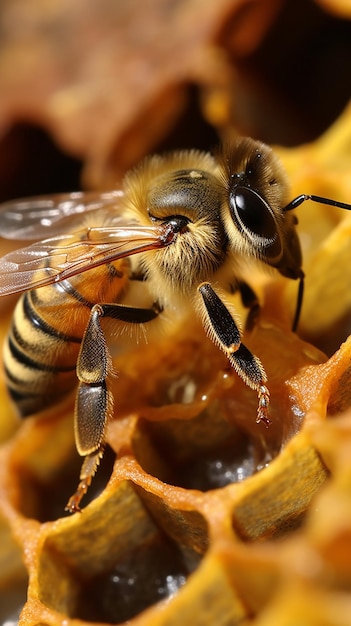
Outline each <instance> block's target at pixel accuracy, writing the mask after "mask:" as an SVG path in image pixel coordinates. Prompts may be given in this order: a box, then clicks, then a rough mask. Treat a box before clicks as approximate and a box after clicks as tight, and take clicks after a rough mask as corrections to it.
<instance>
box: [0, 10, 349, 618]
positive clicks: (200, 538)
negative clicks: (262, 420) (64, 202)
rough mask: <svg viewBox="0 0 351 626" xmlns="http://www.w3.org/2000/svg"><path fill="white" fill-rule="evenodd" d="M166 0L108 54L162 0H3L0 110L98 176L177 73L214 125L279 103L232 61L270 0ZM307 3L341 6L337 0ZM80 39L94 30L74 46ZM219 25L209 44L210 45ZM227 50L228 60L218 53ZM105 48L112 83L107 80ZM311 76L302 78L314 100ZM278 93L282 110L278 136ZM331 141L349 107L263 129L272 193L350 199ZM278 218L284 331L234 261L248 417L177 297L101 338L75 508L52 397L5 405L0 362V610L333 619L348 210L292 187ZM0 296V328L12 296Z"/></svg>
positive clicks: (128, 152) (344, 561)
mask: <svg viewBox="0 0 351 626" xmlns="http://www.w3.org/2000/svg"><path fill="white" fill-rule="evenodd" d="M166 4H167V7H168V10H170V9H171V5H172V4H173V9H174V8H175V9H176V12H177V20H178V21H177V22H174V21H172V31H173V33H172V34H173V35H174V39H173V38H172V37H171V36H169V38H164V37H163V38H157V37H156V38H155V37H153V38H152V43H151V44H150V42H149V49H148V46H147V45H146V44H145V41H144V48H143V46H141V47H140V48H139V47H138V46H136V47H135V48H134V47H133V46H132V51H131V52H130V51H128V47H129V48H130V41H129V40H128V37H130V39H131V40H132V41H133V42H134V43H135V42H138V43H139V41H140V40H141V41H142V42H143V39H142V37H141V34H142V35H143V34H144V33H146V32H147V33H148V32H149V31H148V29H149V28H151V31H150V32H151V33H153V32H154V30H153V29H156V26H155V24H156V25H157V28H161V29H162V28H163V22H162V20H164V19H165V18H166V21H167V22H168V21H170V20H169V17H168V13H167V11H165V10H164V7H165V3H164V2H160V1H158V2H154V1H152V2H149V3H148V10H147V11H146V13H147V15H148V18H149V19H148V22H147V23H146V21H145V17H144V15H143V14H142V12H141V11H140V8H139V3H135V2H130V3H128V7H127V4H126V3H123V2H120V3H118V2H116V3H114V4H113V5H112V4H111V3H110V2H108V0H101V2H99V3H95V4H94V2H93V1H92V2H91V3H90V6H91V8H93V14H94V17H95V22H94V24H93V26H94V28H92V22H91V21H90V12H89V11H80V5H79V4H75V3H72V2H71V0H61V2H60V3H52V2H48V1H47V0H31V2H30V3H26V4H25V3H23V2H22V3H21V1H20V0H18V1H17V2H14V1H13V0H6V1H4V2H3V6H2V7H0V22H1V23H2V25H4V30H5V27H6V28H7V31H6V32H7V37H4V38H2V40H1V42H0V69H1V72H0V86H1V94H2V99H1V109H0V126H1V128H2V127H4V128H6V127H7V126H9V125H11V124H12V123H13V121H14V120H15V121H16V119H17V118H20V119H21V118H22V117H23V118H25V119H28V118H29V119H30V120H32V119H35V120H39V121H40V124H41V125H42V126H43V127H44V128H45V129H46V130H48V132H50V134H51V135H53V136H54V137H55V139H56V141H57V142H58V143H59V144H60V145H61V146H63V148H64V149H65V150H67V151H68V152H69V153H70V154H73V155H75V156H77V155H78V156H79V157H81V158H82V159H83V161H84V173H83V177H84V180H85V182H87V183H88V185H91V186H97V187H99V185H100V184H101V181H102V180H104V181H105V180H106V179H107V180H109V181H111V179H112V178H113V177H114V176H115V175H116V171H117V169H118V167H119V168H120V170H121V172H122V171H124V170H125V169H126V168H127V167H129V165H130V164H131V163H132V162H134V161H135V160H136V159H137V158H139V157H140V156H141V155H142V154H143V153H144V152H145V151H150V150H151V149H153V147H154V145H155V143H156V142H157V140H159V139H160V138H162V136H163V135H165V134H166V133H167V131H168V129H169V127H170V125H171V123H172V121H173V120H174V119H175V118H176V116H177V115H179V111H181V110H182V107H183V106H184V97H185V96H184V84H185V83H186V82H187V81H191V82H192V83H195V84H196V85H197V87H198V89H199V91H200V94H201V106H202V114H203V115H204V116H205V117H206V119H207V122H208V123H209V124H212V125H213V126H214V127H215V129H216V131H217V132H218V135H219V136H227V135H228V136H231V133H232V132H233V130H234V133H235V132H237V127H238V126H240V124H239V123H238V119H237V118H236V114H237V113H238V110H239V109H240V102H241V109H242V110H245V111H246V110H249V113H250V116H251V117H250V118H248V117H245V116H244V118H241V119H239V122H241V123H242V125H243V126H244V129H245V130H246V129H247V126H249V129H253V130H255V131H257V134H260V131H261V129H262V128H263V129H264V128H265V125H267V120H263V121H264V123H263V126H262V113H260V109H261V108H262V110H263V111H264V114H265V115H267V111H268V110H269V109H272V111H273V114H270V115H271V117H270V118H269V120H268V124H271V125H272V126H274V124H276V126H279V123H280V122H279V116H278V115H276V111H277V108H276V105H274V102H275V100H276V98H278V99H279V107H280V109H284V97H280V96H281V94H278V93H277V92H274V97H273V98H271V100H269V101H268V106H266V107H261V103H262V100H260V99H259V98H260V96H261V95H262V91H263V92H264V96H263V101H265V98H266V97H267V93H268V90H267V91H266V90H265V89H262V83H261V84H260V88H258V89H257V85H254V83H255V80H254V79H253V78H252V75H251V76H250V71H248V72H247V77H249V78H247V82H245V80H244V81H243V80H242V76H241V77H240V72H239V71H237V69H238V67H239V64H240V63H239V62H240V59H241V60H242V58H245V55H246V54H249V53H250V51H252V50H254V49H255V48H256V47H257V46H258V45H259V43H260V41H261V39H262V38H263V36H264V33H265V31H266V30H267V29H268V28H269V25H270V24H271V22H273V21H274V19H275V16H276V15H277V13H278V12H279V7H280V5H284V2H283V1H282V2H279V0H262V2H260V3H251V2H246V0H241V1H240V0H238V1H237V2H233V0H221V1H220V2H216V3H202V5H201V6H202V11H201V12H200V13H201V15H199V11H198V3H197V0H187V1H186V2H179V3H166ZM285 4H288V3H285ZM290 4H291V6H292V4H294V5H295V3H290ZM298 4H299V3H296V6H297V5H298ZM311 4H313V3H311ZM318 4H319V5H320V6H323V7H325V8H326V9H328V10H329V11H330V12H333V13H335V14H340V15H343V16H346V15H348V16H350V8H349V3H348V2H347V1H345V0H338V1H337V2H336V0H333V1H331V0H318ZM316 5H317V2H316ZM112 6H113V7H114V8H115V11H116V15H117V14H118V15H117V24H118V26H119V28H120V30H118V33H119V36H117V37H115V39H114V42H117V43H115V44H112V43H111V41H112V40H111V39H108V36H109V34H110V31H109V29H110V27H111V26H112V25H113V18H114V17H115V14H114V13H113V11H112V14H111V15H110V13H109V12H110V11H111V9H112ZM306 6H307V3H306V4H304V7H305V8H306ZM27 7H29V9H28V8H27ZM77 7H78V9H79V10H77ZM305 8H304V9H303V10H305ZM133 13H134V15H133ZM4 16H5V17H6V19H4ZM19 18H21V19H20V23H19V27H20V28H19V30H18V31H17V30H16V25H17V23H18V20H19ZM130 18H132V19H131V22H132V25H133V28H132V29H131V30H129V31H128V33H131V34H129V35H128V36H126V37H125V38H124V34H125V33H127V28H126V26H125V24H126V23H128V24H129V21H128V20H130ZM124 20H126V22H125V21H124ZM158 20H161V21H160V22H158ZM183 20H185V22H183ZM187 20H188V21H187ZM184 23H186V24H187V28H183V24H184ZM300 23H303V20H300ZM72 25H73V27H72ZM195 25H196V27H197V31H196V32H197V33H198V38H194V36H193V35H194V27H195ZM228 25H229V26H230V27H231V29H232V30H231V31H230V29H229V26H228ZM310 25H311V24H310ZM21 29H22V30H21ZM67 29H68V31H69V32H70V31H71V29H72V30H73V31H74V33H78V34H77V36H75V44H76V47H75V46H73V47H72V48H70V47H69V46H59V45H58V44H59V43H60V42H61V39H62V37H63V35H65V36H66V35H67ZM99 29H100V30H99ZM229 31H230V32H231V37H230V36H229ZM21 32H22V35H23V33H25V34H26V37H28V41H29V43H31V46H32V47H31V54H30V55H28V45H27V44H28V41H27V40H26V41H25V44H26V45H22V40H21V37H20V36H19V35H18V33H20V34H21ZM162 32H163V31H162ZM289 32H290V31H289ZM28 33H29V34H28ZM146 36H149V35H146ZM99 37H101V38H102V40H103V41H104V44H105V42H106V41H107V42H108V43H107V44H106V45H104V46H102V47H100V48H99V55H98V56H97V57H94V56H93V55H92V56H90V53H91V50H92V49H93V46H92V45H91V43H92V41H93V40H94V41H95V43H96V42H97V41H98V39H99ZM221 37H222V39H223V41H225V45H224V44H223V46H222V48H221V47H220V46H218V45H217V47H215V46H214V43H213V42H214V40H216V44H218V41H221V39H220V38H221ZM216 38H217V39H216ZM229 40H230V41H229ZM65 41H66V39H65ZM308 43H309V42H308ZM153 45H154V46H155V47H153ZM225 46H227V47H225ZM324 47H325V42H324V41H323V51H324ZM140 50H141V52H140ZM174 50H176V51H177V55H175V54H174ZM140 54H141V56H142V62H143V63H144V62H145V59H146V57H147V55H150V58H151V59H152V63H151V64H150V65H148V64H147V63H144V65H143V66H142V67H143V69H144V70H145V67H146V68H147V69H148V70H150V68H151V69H152V70H154V74H153V73H152V72H151V71H149V72H147V71H143V72H140V76H139V80H140V84H139V89H138V90H137V93H135V84H134V83H133V82H132V81H131V80H130V72H129V71H128V67H129V66H128V63H129V64H131V65H132V67H133V68H138V67H139V63H140V56H138V55H140ZM179 54H181V57H180V56H179ZM294 54H297V51H295V52H294ZM341 54H344V52H343V50H341ZM128 55H130V56H128ZM317 56H318V55H317ZM320 56H321V57H322V56H323V55H320ZM230 57H233V58H234V59H236V57H237V58H238V59H239V62H238V63H237V62H236V61H235V62H234V63H233V65H231V64H230V62H229V58H230ZM174 59H175V60H176V63H174ZM204 59H205V60H206V62H205V63H204V62H203V60H204ZM170 60H171V61H172V63H171V65H169V62H170ZM13 67H16V68H17V71H16V72H14V71H13ZM116 67H117V68H118V71H119V72H120V76H121V78H120V82H119V83H116V82H115V81H113V80H112V81H111V77H114V76H115V74H114V72H116ZM251 69H252V68H251ZM333 69H335V70H336V69H337V64H334V68H333ZM124 70H125V71H124ZM260 71H261V69H260ZM241 72H242V69H241ZM331 74H334V72H332V73H330V76H329V77H328V80H329V81H332V75H331ZM155 75H156V78H155ZM151 78H154V80H151ZM266 78H267V77H266ZM240 81H242V82H240ZM257 82H258V81H257V77H256V83H257ZM343 82H345V83H346V82H347V81H346V78H345V81H343ZM328 84H329V83H328ZM87 86H89V89H87ZM250 89H252V90H253V91H251V92H250ZM331 91H332V89H329V90H327V89H325V88H324V92H328V93H323V98H324V97H325V99H327V97H328V96H329V97H330V93H329V92H331ZM296 92H298V99H299V100H301V99H302V98H301V90H300V89H296ZM131 94H132V95H131ZM295 95H296V94H295ZM334 95H335V94H333V93H332V94H331V97H332V98H333V97H334ZM250 98H251V100H250ZM256 98H258V101H257V100H256ZM240 99H241V100H240ZM305 100H306V101H304V104H306V107H307V104H308V103H307V98H305ZM323 101H324V100H323ZM116 102H118V107H116ZM243 102H244V105H245V103H247V102H250V106H246V107H245V106H243ZM279 107H278V108H279ZM322 108H323V107H322V106H321V107H320V109H322ZM289 112H290V107H287V108H285V109H284V113H285V115H286V116H287V118H286V120H287V121H285V124H284V127H285V128H288V127H290V126H291V127H292V129H293V130H292V133H293V134H294V133H295V130H296V126H295V125H294V122H295V121H296V120H295V118H294V116H291V117H290V116H289ZM155 113H156V114H157V115H156V117H155ZM268 113H269V111H268ZM319 113H320V111H319V110H318V111H317V110H314V111H313V112H312V116H311V117H310V118H309V120H308V122H309V123H310V124H311V121H312V118H314V117H318V114H319ZM260 115H261V117H260ZM155 119H156V120H157V123H158V126H157V125H155V123H153V122H154V120H155ZM272 121H273V122H274V123H272ZM290 122H291V124H290ZM260 124H261V125H260ZM307 125H308V124H307ZM155 126H157V128H156V127H155ZM142 131H144V132H142ZM241 132H242V131H241ZM157 133H158V135H157ZM282 143H283V142H282ZM350 145H351V107H350V105H349V106H348V107H346V109H345V110H344V112H343V113H342V114H341V115H340V117H339V119H338V120H337V121H336V122H335V123H333V125H331V127H330V128H329V130H327V131H326V132H324V133H323V134H322V135H321V136H320V137H319V138H318V139H316V140H314V141H309V142H300V145H299V146H297V147H294V148H283V147H281V146H276V148H275V149H276V151H277V153H278V154H279V156H280V157H281V158H282V161H283V163H284V166H285V167H286V169H287V172H288V175H289V179H290V182H291V197H295V196H297V195H298V194H299V193H302V192H308V193H314V194H317V195H321V196H326V197H329V198H337V199H339V200H341V201H344V202H350V199H351V182H350V181H351V179H350V171H351V151H350ZM5 152H6V151H5ZM9 155H10V156H11V155H12V158H13V159H14V161H15V156H14V155H13V153H12V152H11V151H9V152H6V155H5V157H6V158H4V153H3V151H2V152H1V151H0V161H1V163H2V165H3V166H4V167H5V165H8V162H9V163H10V166H9V168H8V170H7V172H9V177H10V178H11V175H12V170H11V163H12V162H11V158H9ZM33 161H34V159H33ZM119 173H120V172H119ZM40 174H41V175H42V174H43V173H42V172H41V173H40ZM1 183H2V181H1V180H0V187H1ZM16 189H17V181H16ZM298 219H299V225H298V230H299V235H300V239H301V243H302V248H303V256H304V271H305V273H306V288H305V297H304V303H303V309H302V315H301V320H300V323H299V328H298V332H297V333H293V332H292V331H291V320H292V318H293V315H294V307H295V303H296V293H297V285H296V282H294V281H288V280H286V279H284V278H282V277H277V276H276V275H273V274H272V275H268V276H266V275H265V276H262V275H261V274H259V273H257V274H256V273H252V272H251V270H250V275H249V277H248V278H249V282H250V285H251V286H252V287H253V288H254V289H255V291H256V292H257V294H258V296H259V300H260V304H261V308H260V311H259V315H258V319H257V322H256V323H255V325H254V326H253V327H250V328H247V329H246V330H245V331H244V342H245V344H246V345H247V346H248V347H249V348H250V349H251V350H252V351H253V352H254V353H255V354H257V355H258V356H259V358H260V359H261V361H262V362H263V364H264V367H265V369H266V371H267V375H268V384H269V390H270V394H271V407H270V418H271V420H272V424H271V425H270V427H269V428H265V427H264V425H263V424H256V422H255V416H256V407H257V398H256V394H255V393H254V392H253V391H252V390H250V389H248V388H247V387H246V386H245V385H244V384H243V383H242V382H241V380H239V379H238V377H237V376H236V375H235V374H234V373H233V372H231V371H230V370H229V369H228V365H227V361H226V359H225V357H224V355H223V354H221V353H220V352H219V350H218V349H217V348H216V347H215V346H214V345H213V344H212V343H211V341H210V340H209V339H208V338H207V337H206V335H205V333H204V331H203V329H202V327H201V325H200V324H199V323H198V322H197V320H196V319H195V316H193V314H192V313H191V311H189V318H188V319H187V320H186V321H185V323H183V324H182V326H181V327H177V326H173V327H172V328H171V330H170V332H169V333H168V334H165V335H162V336H161V337H160V338H159V341H158V343H157V350H155V347H154V344H153V346H150V345H148V344H146V343H143V342H140V344H139V345H138V349H137V350H135V351H132V352H130V353H129V354H128V358H125V357H123V359H122V357H116V358H115V360H114V368H115V370H116V371H117V372H118V377H116V378H115V379H114V380H113V382H112V385H113V393H114V397H115V399H116V402H115V404H116V408H115V414H114V417H113V420H112V421H111V422H110V424H109V428H108V433H107V447H106V451H105V455H104V457H103V459H102V462H101V465H100V467H99V469H98V472H97V474H96V476H95V477H94V480H93V483H92V486H91V488H90V489H89V491H88V493H87V495H86V496H85V498H84V499H83V501H82V512H81V513H77V514H74V515H69V514H67V513H65V511H64V508H65V505H66V503H67V500H68V498H69V496H71V494H72V493H73V492H74V490H75V488H76V486H77V482H78V477H79V471H80V465H81V459H80V458H79V457H78V455H77V452H76V449H75V444H74V433H73V420H72V413H73V401H74V399H73V397H72V396H70V397H67V398H65V399H63V400H62V402H61V403H60V404H58V405H56V406H55V407H53V408H51V409H50V410H48V411H46V412H45V411H44V412H43V413H42V414H40V415H38V416H35V417H32V418H29V419H27V420H24V421H22V422H21V423H19V421H18V420H17V418H16V415H15V410H14V407H13V406H12V405H11V404H10V402H9V399H8V396H7V393H6V390H5V386H4V380H3V377H2V374H0V404H1V419H0V441H1V444H0V468H1V469H0V617H1V619H2V622H3V623H4V624H6V625H7V626H13V624H16V623H19V625H20V626H89V624H130V625H131V626H178V624H179V626H183V625H184V624H186V625H187V624H189V625H191V626H214V625H215V626H229V625H230V626H232V625H236V624H242V625H244V626H275V625H276V626H296V624H301V625H302V626H349V625H350V623H351V594H350V591H351V566H350V563H351V497H350V494H351V385H350V382H351V337H349V335H350V331H351V323H350V319H351V315H350V314H351V295H350V294H351V292H350V269H349V268H350V264H351V247H350V237H351V214H349V213H348V212H346V211H341V210H340V209H335V208H333V207H330V206H328V207H325V206H322V205H317V204H313V203H310V202H308V203H305V204H304V205H303V206H302V207H300V208H299V210H298ZM5 245H8V246H11V245H12V244H11V243H9V242H3V241H2V242H1V246H2V248H1V254H3V253H4V252H5ZM232 305H233V306H234V308H236V309H237V311H238V313H239V315H240V317H241V318H242V320H243V327H244V326H245V317H246V315H247V311H245V309H244V308H243V307H242V305H241V304H240V302H239V301H238V300H237V298H236V296H235V295H233V296H232ZM0 306H1V318H0V343H2V341H3V339H4V337H5V334H6V332H7V329H8V327H9V324H10V319H11V314H12V311H13V307H14V300H13V298H7V299H3V300H2V302H1V303H0Z"/></svg>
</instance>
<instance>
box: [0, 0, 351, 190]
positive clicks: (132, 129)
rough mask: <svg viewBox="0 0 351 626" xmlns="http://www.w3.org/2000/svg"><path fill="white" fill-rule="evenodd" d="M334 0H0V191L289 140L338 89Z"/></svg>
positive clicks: (342, 99)
mask: <svg viewBox="0 0 351 626" xmlns="http://www.w3.org/2000/svg"><path fill="white" fill-rule="evenodd" d="M350 16H351V8H350V3H349V2H347V0H346V1H345V0H344V1H342V0H339V1H336V0H329V2H328V0H319V1H318V0H315V1H312V0H217V1H216V2H209V1H207V2H206V1H205V2H203V0H145V1H144V2H143V4H142V8H141V5H140V2H138V1H137V0H129V1H128V2H124V0H114V1H111V0H75V2H71V0H2V2H1V5H0V200H5V199H9V198H13V197H19V196H24V195H32V194H43V193H49V192H54V191H65V190H74V189H78V188H81V187H82V186H84V187H91V188H107V187H112V186H114V185H115V184H117V183H118V180H119V179H120V177H121V176H122V175H123V173H124V172H125V170H127V169H128V168H130V167H131V166H132V165H134V163H135V162H137V161H138V160H139V159H140V158H142V157H143V156H144V155H145V154H147V153H150V152H156V151H164V150H169V149H173V148H184V147H196V148H201V149H212V148H213V147H214V146H216V144H217V143H218V142H219V141H220V140H222V139H226V140H228V139H230V137H232V136H233V135H235V134H247V135H251V136H254V137H257V138H259V139H261V140H263V141H266V142H268V143H272V144H281V145H285V146H296V145H298V144H301V143H303V142H307V141H311V140H313V139H314V138H316V137H317V136H318V135H320V134H321V133H322V132H323V131H324V130H325V129H326V128H328V127H329V126H330V125H331V123H332V122H333V121H334V120H335V119H336V118H337V117H338V116H339V114H340V113H341V112H342V110H343V109H344V107H345V105H346V104H347V102H348V100H349V97H350V93H351V72H350V69H349V68H350V60H351V21H350V20H349V18H350Z"/></svg>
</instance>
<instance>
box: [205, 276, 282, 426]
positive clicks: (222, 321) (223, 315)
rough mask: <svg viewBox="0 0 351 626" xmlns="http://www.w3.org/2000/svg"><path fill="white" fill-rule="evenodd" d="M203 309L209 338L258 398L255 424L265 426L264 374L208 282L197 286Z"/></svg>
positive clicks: (265, 377) (266, 396) (265, 393)
mask: <svg viewBox="0 0 351 626" xmlns="http://www.w3.org/2000/svg"><path fill="white" fill-rule="evenodd" d="M198 291H199V293H200V294H201V296H202V301H203V304H204V307H205V324H206V325H207V327H208V330H209V334H210V337H211V339H213V340H214V341H215V343H217V344H218V345H219V347H220V348H221V349H222V350H223V352H224V353H225V354H226V356H227V358H228V360H229V363H230V365H231V366H232V367H233V368H234V369H235V371H236V373H237V374H238V375H239V376H240V378H242V380H243V381H244V383H245V384H246V385H248V387H251V389H254V390H255V391H256V392H257V395H258V408H257V418H256V421H257V423H259V422H263V424H264V425H265V426H267V427H268V426H269V424H270V423H271V420H270V419H269V417H268V405H269V390H268V388H267V387H266V382H267V375H266V372H265V370H264V368H263V365H262V363H261V361H260V360H259V359H258V358H257V357H256V356H255V355H254V354H252V352H250V350H249V349H248V348H247V347H246V346H245V345H244V344H243V343H242V342H241V335H240V331H239V329H238V327H237V325H236V323H235V320H234V319H233V317H232V315H231V314H230V312H229V310H228V309H227V307H226V306H225V304H224V303H223V302H222V300H221V299H220V297H219V296H218V295H217V294H216V292H215V291H214V289H213V288H212V287H211V285H210V284H209V283H202V284H201V285H199V287H198Z"/></svg>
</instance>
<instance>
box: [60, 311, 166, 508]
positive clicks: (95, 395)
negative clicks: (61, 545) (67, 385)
mask: <svg viewBox="0 0 351 626" xmlns="http://www.w3.org/2000/svg"><path fill="white" fill-rule="evenodd" d="M159 313H160V309H159V308H158V307H157V305H155V306H154V307H153V308H150V309H141V308H135V307H129V306H124V305H119V304H95V305H94V306H93V307H92V309H91V312H90V317H89V321H88V325H87V327H86V329H85V332H84V335H83V339H82V343H81V347H80V351H79V355H78V360H77V377H78V380H79V385H78V390H77V396H76V402H75V409H74V431H75V440H76V446H77V450H78V453H79V454H80V455H81V456H84V457H85V459H84V462H83V465H82V469H81V473H80V483H79V485H78V488H77V490H76V492H75V493H74V494H73V496H72V497H71V498H70V499H69V501H68V504H67V506H66V510H67V511H70V512H71V513H74V512H76V511H79V510H80V508H79V504H80V501H81V499H82V497H83V496H84V494H85V493H86V492H87V490H88V488H89V486H90V483H91V481H92V478H93V476H94V474H95V472H96V469H97V467H98V465H99V462H100V459H101V457H102V455H103V452H104V444H105V431H106V426H107V423H108V420H109V419H110V418H111V417H112V411H113V398H112V395H111V392H110V391H109V389H108V385H107V378H108V375H109V374H111V373H112V359H111V356H110V353H109V351H108V347H107V342H106V338H105V335H104V332H103V330H102V327H101V323H100V320H101V318H102V317H104V316H105V317H111V318H113V319H117V320H120V321H123V322H130V323H139V324H141V323H145V322H148V321H151V320H152V319H154V318H155V317H157V315H158V314H159Z"/></svg>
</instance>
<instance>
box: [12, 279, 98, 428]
mask: <svg viewBox="0 0 351 626" xmlns="http://www.w3.org/2000/svg"><path fill="white" fill-rule="evenodd" d="M92 306H93V305H92V303H90V302H88V301H86V300H85V299H84V298H83V297H82V296H81V294H80V293H79V292H78V291H76V290H75V289H74V288H73V287H72V286H71V285H70V283H67V284H65V285H63V284H60V285H50V286H48V287H44V288H42V289H40V290H32V291H28V292H27V293H25V294H24V295H23V296H22V297H21V298H20V300H19V301H18V303H17V306H16V309H15V312H14V315H13V320H12V325H11V329H10V332H9V334H8V337H7V340H6V341H5V345H4V369H5V376H6V382H7V387H8V390H9V393H10V395H11V397H12V399H13V400H14V402H15V404H16V405H17V408H18V410H19V412H20V414H21V416H22V417H25V416H28V415H32V414H33V413H36V412H38V411H40V410H41V409H43V408H44V407H47V406H50V405H52V404H54V403H55V402H56V401H57V399H58V398H60V397H62V396H63V395H64V394H65V393H67V392H68V391H69V390H71V389H72V388H73V387H74V386H75V384H76V373H75V372H76V362H77V356H78V352H79V348H80V343H81V339H82V336H83V332H84V328H85V325H86V323H87V320H88V317H89V314H90V309H91V307H92ZM69 328H70V329H72V330H70V331H68V329H69ZM66 329H67V330H66Z"/></svg>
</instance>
